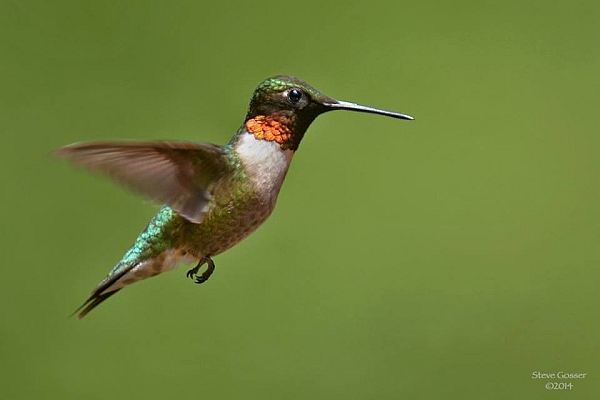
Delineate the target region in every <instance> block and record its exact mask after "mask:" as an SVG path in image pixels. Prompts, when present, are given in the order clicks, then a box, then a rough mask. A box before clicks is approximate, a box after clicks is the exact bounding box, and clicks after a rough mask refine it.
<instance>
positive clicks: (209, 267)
mask: <svg viewBox="0 0 600 400" xmlns="http://www.w3.org/2000/svg"><path fill="white" fill-rule="evenodd" d="M204 263H206V264H207V268H206V271H204V272H203V273H202V275H199V276H196V274H197V273H198V271H199V270H200V267H201V266H202V265H204ZM214 270H215V263H214V262H213V260H212V258H210V257H209V256H206V257H204V258H203V259H201V260H200V262H199V263H198V265H196V266H195V267H194V268H192V269H190V270H189V271H188V272H187V274H186V276H187V277H188V278H191V279H194V278H195V279H194V281H195V283H197V284H201V283H204V282H206V281H207V280H208V278H210V276H211V275H212V273H213V271H214Z"/></svg>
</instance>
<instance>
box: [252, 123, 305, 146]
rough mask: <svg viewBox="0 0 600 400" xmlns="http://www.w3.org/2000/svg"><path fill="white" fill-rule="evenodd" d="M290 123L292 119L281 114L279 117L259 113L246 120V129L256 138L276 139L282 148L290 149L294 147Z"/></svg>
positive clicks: (269, 140) (270, 140)
mask: <svg viewBox="0 0 600 400" xmlns="http://www.w3.org/2000/svg"><path fill="white" fill-rule="evenodd" d="M290 124H291V120H290V119H289V118H287V117H284V116H281V115H278V116H277V117H272V116H271V117H267V116H265V115H257V116H256V117H254V118H251V119H249V120H248V121H246V129H248V132H250V133H252V134H253V135H254V137H255V138H256V139H259V140H266V141H268V142H272V141H275V142H277V143H279V144H280V145H281V148H282V149H288V148H292V147H294V146H293V145H294V140H293V137H292V131H291V129H290Z"/></svg>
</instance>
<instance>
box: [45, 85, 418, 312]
mask: <svg viewBox="0 0 600 400" xmlns="http://www.w3.org/2000/svg"><path fill="white" fill-rule="evenodd" d="M334 110H348V111H358V112H364V113H372V114H380V115H384V116H388V117H392V118H399V119H405V120H412V119H413V117H411V116H409V115H406V114H400V113H397V112H392V111H386V110H382V109H377V108H373V107H369V106H364V105H360V104H356V103H351V102H347V101H341V100H336V99H333V98H331V97H328V96H326V95H324V94H323V93H321V92H320V91H318V90H317V89H315V88H313V87H312V86H310V85H308V84H307V83H306V82H304V81H302V80H300V79H298V78H295V77H292V76H288V75H278V76H274V77H272V78H269V79H266V80H265V81H263V82H262V83H260V84H259V85H258V87H257V88H256V89H255V91H254V93H253V94H252V98H251V100H250V105H249V107H248V111H247V113H246V118H245V120H244V122H243V124H242V125H241V126H240V128H239V129H238V130H237V132H236V133H235V134H234V135H233V137H232V138H231V140H230V141H229V143H228V144H226V145H224V146H219V145H215V144H208V143H195V142H187V141H154V142H127V141H106V142H83V143H75V144H71V145H68V146H65V147H62V148H59V149H58V150H55V151H54V155H55V156H57V157H62V158H66V159H68V160H70V161H71V162H72V163H73V164H75V165H77V166H81V167H84V168H87V169H89V170H91V171H93V172H97V173H101V174H105V175H108V176H109V177H111V178H113V179H114V180H116V181H117V182H119V183H121V184H122V185H124V186H126V187H128V188H129V189H131V190H133V191H134V192H137V193H138V194H140V195H142V196H145V197H147V198H149V199H151V200H153V201H155V202H158V203H159V204H163V206H162V207H161V208H160V210H159V211H158V213H157V214H156V215H155V216H154V218H152V220H151V221H150V222H149V223H148V226H147V227H146V229H144V231H143V232H142V233H141V234H140V235H139V236H138V237H137V239H136V240H135V242H134V243H133V245H132V246H131V248H130V249H129V250H128V251H127V252H126V253H125V255H124V256H123V258H122V259H121V260H120V261H119V262H118V263H117V264H116V265H115V266H114V267H113V268H112V269H111V270H110V272H109V273H108V275H106V277H105V278H104V279H103V280H102V281H101V282H100V283H99V284H98V285H97V286H96V288H95V289H94V290H93V291H92V293H91V295H90V296H89V297H88V299H87V300H86V301H85V302H84V303H83V304H82V305H81V306H80V307H79V308H78V309H77V310H75V312H74V313H73V314H76V313H78V312H79V314H78V318H79V319H81V318H83V317H85V316H86V315H87V314H88V313H89V312H90V311H92V310H93V309H94V308H95V307H96V306H98V305H99V304H100V303H102V302H103V301H104V300H106V299H108V298H109V297H111V296H112V295H114V294H115V293H117V292H118V291H119V290H121V289H123V288H124V287H125V286H127V285H131V284H132V283H135V282H137V281H140V280H143V279H146V278H149V277H152V276H155V275H158V274H160V273H162V272H166V271H170V270H172V269H174V268H175V267H177V266H178V265H179V264H180V263H184V264H192V265H193V264H196V265H195V267H194V268H192V269H190V270H189V271H188V272H187V274H186V275H187V277H188V278H191V279H192V280H193V281H194V282H195V283H198V284H200V283H203V282H205V281H206V280H208V278H209V277H210V276H211V274H212V273H213V271H214V270H215V263H214V261H213V257H214V256H216V255H218V254H221V253H223V252H224V251H226V250H228V249H230V248H231V247H233V246H234V245H236V244H237V243H239V242H241V241H242V240H243V239H245V238H246V237H247V236H248V235H250V234H251V233H252V232H254V231H255V230H256V229H257V228H258V227H259V226H260V225H261V224H262V223H263V222H265V220H266V219H267V218H268V217H269V215H270V214H271V212H272V211H273V209H274V208H275V203H276V201H277V196H278V194H279V190H280V189H281V185H282V183H283V180H284V178H285V176H286V174H287V171H288V168H289V166H290V163H291V161H292V157H293V156H294V154H295V153H296V150H298V146H299V145H300V141H302V138H303V137H304V134H305V132H306V130H307V129H308V127H309V125H310V124H311V123H312V122H313V121H314V120H315V118H316V117H317V116H319V115H320V114H323V113H326V112H328V111H334ZM204 264H206V269H205V270H204V271H203V272H202V273H200V268H201V267H202V266H203V265H204Z"/></svg>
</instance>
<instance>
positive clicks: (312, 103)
mask: <svg viewBox="0 0 600 400" xmlns="http://www.w3.org/2000/svg"><path fill="white" fill-rule="evenodd" d="M333 110H350V111H360V112H368V113H374V114H381V115H386V116H389V117H394V118H402V119H413V118H412V117H410V116H408V115H404V114H399V113H395V112H391V111H385V110H379V109H376V108H372V107H367V106H363V105H360V104H355V103H349V102H346V101H340V100H336V99H333V98H331V97H328V96H325V95H324V94H323V93H321V92H319V91H318V90H317V89H315V88H313V87H312V86H310V85H309V84H307V83H306V82H304V81H302V80H300V79H298V78H295V77H293V76H289V75H277V76H274V77H272V78H269V79H266V80H265V81H263V82H262V83H261V84H260V85H258V87H257V88H256V90H255V91H254V94H253V95H252V99H251V100H250V107H249V108H248V114H247V115H246V122H245V126H246V129H247V130H248V131H249V132H250V133H253V134H254V136H255V137H256V138H257V139H262V140H269V141H271V140H275V141H277V142H278V143H279V144H280V145H281V147H282V148H283V149H291V150H296V149H297V148H298V146H299V144H300V141H301V140H302V138H303V137H304V133H305V132H306V130H307V129H308V127H309V125H310V124H311V123H312V122H313V121H314V120H315V118H317V116H319V115H320V114H323V113H325V112H327V111H333Z"/></svg>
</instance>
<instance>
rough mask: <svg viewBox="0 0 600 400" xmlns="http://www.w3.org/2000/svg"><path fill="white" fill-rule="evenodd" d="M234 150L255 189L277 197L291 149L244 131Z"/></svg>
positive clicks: (287, 166) (289, 160) (288, 162)
mask: <svg viewBox="0 0 600 400" xmlns="http://www.w3.org/2000/svg"><path fill="white" fill-rule="evenodd" d="M235 151H236V153H237V154H238V156H239V157H240V159H241V161H242V163H243V164H244V167H245V169H246V171H247V174H248V178H249V179H250V180H251V182H253V184H254V185H255V186H256V189H257V191H259V192H261V193H265V194H270V195H271V196H273V199H272V201H273V202H274V201H275V200H276V199H277V195H278V194H279V189H281V184H282V183H283V179H284V178H285V174H286V173H287V171H288V168H289V166H290V163H291V162H292V156H293V155H294V151H293V150H282V149H281V146H280V145H279V143H277V142H274V141H272V142H269V141H266V140H259V139H256V138H255V137H254V135H252V134H251V133H244V134H242V137H241V138H240V140H239V141H238V142H237V143H236V145H235Z"/></svg>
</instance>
